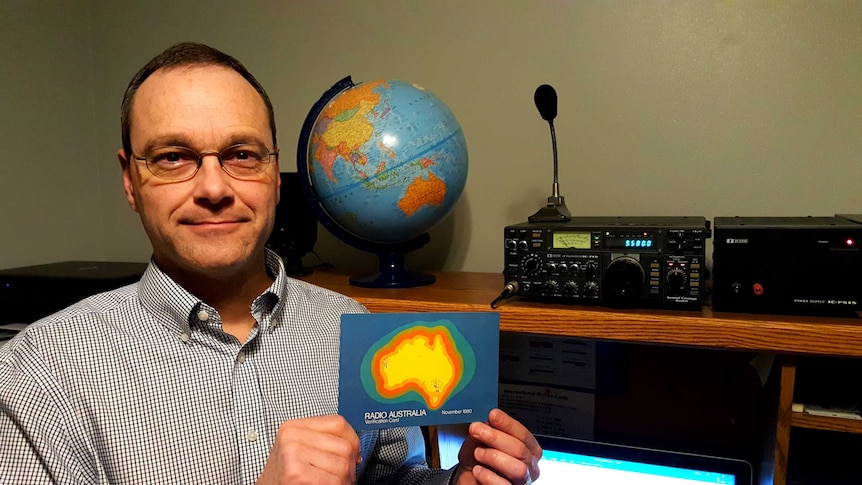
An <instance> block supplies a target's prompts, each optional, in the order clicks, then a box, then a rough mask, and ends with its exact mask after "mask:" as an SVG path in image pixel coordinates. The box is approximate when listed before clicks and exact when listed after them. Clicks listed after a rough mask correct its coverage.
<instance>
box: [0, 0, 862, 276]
mask: <svg viewBox="0 0 862 485" xmlns="http://www.w3.org/2000/svg"><path fill="white" fill-rule="evenodd" d="M9 4H11V6H10V5H9ZM0 27H2V29H0V31H2V32H0V41H2V45H0V62H2V72H0V105H2V107H3V114H2V115H0V128H2V129H0V141H2V147H0V150H2V154H3V157H2V160H0V203H2V205H0V231H2V232H0V267H8V266H14V265H20V264H29V263H36V262H46V261H56V260H61V259H110V260H146V258H147V257H148V255H149V249H148V248H149V246H148V243H147V240H146V238H145V237H144V235H143V232H142V231H141V230H140V229H139V227H138V222H137V219H136V217H135V215H134V214H133V213H132V212H131V211H130V210H129V209H128V207H127V206H126V205H125V202H124V200H123V197H122V192H121V190H120V178H119V170H118V165H117V162H116V156H115V152H116V149H117V147H118V146H119V128H118V121H117V117H118V116H117V113H118V107H119V102H120V98H121V96H122V91H123V89H124V88H125V85H126V83H127V82H128V79H129V78H130V77H131V75H132V74H133V73H134V71H135V70H136V69H137V68H138V67H140V65H141V64H143V62H145V61H146V60H147V59H149V58H150V57H152V56H153V55H155V54H156V53H158V52H159V51H160V50H162V49H163V48H165V47H167V46H168V45H170V44H172V43H174V42H177V41H180V40H198V41H203V42H207V43H210V44H212V45H214V46H215V47H218V48H221V49H223V50H225V51H227V52H228V53H231V54H233V55H235V56H236V57H238V58H239V59H240V60H242V61H243V62H244V63H245V64H246V65H247V66H248V67H249V68H250V69H251V70H252V72H254V73H255V74H256V75H257V76H258V77H259V78H260V79H261V81H262V82H263V83H264V85H265V86H267V89H268V90H269V92H270V95H271V97H272V99H273V102H274V104H275V108H276V116H277V122H278V125H279V141H280V145H281V147H282V153H283V154H286V155H287V156H283V158H282V170H284V171H295V161H294V159H293V157H292V155H293V153H295V150H296V142H297V137H298V133H299V129H300V126H301V124H302V122H303V120H304V118H305V115H306V113H307V112H308V110H309V108H310V107H311V106H312V104H313V103H314V102H315V101H316V100H317V98H318V97H319V96H320V95H321V94H322V93H323V92H324V91H325V90H326V89H327V88H328V87H329V86H330V85H332V84H333V83H334V82H335V81H337V80H338V79H340V78H342V77H343V76H345V75H351V76H352V77H353V79H354V80H355V81H363V80H372V79H376V78H397V79H405V80H408V81H412V82H415V83H418V84H421V85H423V86H424V87H426V88H427V89H429V90H430V91H432V92H434V93H435V94H437V95H438V96H439V97H441V98H442V99H443V100H444V101H445V102H446V103H447V104H448V105H449V107H450V108H451V109H452V111H453V112H454V113H455V115H456V116H457V117H458V119H459V120H460V122H461V124H462V127H463V129H464V132H465V135H466V137H467V143H468V147H469V152H470V175H469V177H468V181H467V188H466V191H465V193H464V195H463V196H462V199H461V200H460V202H459V204H458V205H457V207H456V209H455V211H454V212H453V215H452V216H451V217H449V218H447V219H446V220H445V221H444V222H443V223H442V224H441V225H440V226H438V227H437V228H435V229H434V230H432V232H431V236H432V242H431V244H430V245H429V246H428V247H426V248H424V249H422V250H420V251H418V252H417V253H415V254H414V255H412V256H411V258H410V261H411V262H412V263H413V264H414V265H415V266H417V267H426V268H432V269H447V270H469V271H493V272H496V271H501V270H502V257H503V255H502V230H503V227H505V226H506V225H508V224H513V223H517V222H522V221H524V220H526V218H527V216H529V215H530V214H532V213H533V212H535V211H536V210H537V209H538V208H539V207H541V206H542V205H544V203H545V200H546V198H547V196H548V195H550V190H551V175H552V172H551V160H552V159H551V151H550V137H549V135H548V129H547V123H545V122H544V121H543V120H541V118H540V117H539V115H538V113H537V112H536V109H535V106H534V104H533V91H534V90H535V88H536V87H537V86H538V85H539V84H543V83H549V84H551V85H553V86H554V87H555V88H556V90H557V92H558V94H559V116H558V118H557V120H556V121H555V127H556V131H557V138H558V145H559V149H560V157H559V159H560V184H561V191H562V194H563V195H564V196H565V197H566V201H567V204H568V207H569V208H570V209H571V211H572V213H573V214H575V215H702V216H705V217H708V218H712V217H715V216H722V215H831V214H834V213H836V212H862V192H860V190H859V188H860V181H862V163H860V162H862V159H860V154H862V1H860V0H845V1H838V0H825V1H821V0H805V1H803V0H799V1H784V2H774V1H744V2H743V1H729V0H728V1H685V2H683V1H678V2H659V1H653V0H649V1H562V0H560V1H497V2H492V1H482V2H479V1H472V2H464V1H454V0H444V1H436V2H427V1H404V2H392V1H382V0H379V1H367V2H360V1H351V2H347V1H315V2H312V1H266V2H264V1H259V2H231V1H222V2H197V1H195V2H191V1H176V0H158V1H147V2H144V1H140V2H116V1H107V0H105V1H96V0H93V1H91V2H83V1H79V2H61V1H57V2H47V1H41V0H40V1H34V2H17V1H15V2H12V1H7V2H6V3H5V4H2V6H0ZM10 29H11V30H12V31H11V32H10ZM9 66H16V68H15V69H10V68H9ZM25 140H27V141H28V142H34V143H35V147H37V148H36V149H35V150H36V151H37V153H35V154H34V153H33V150H34V149H31V150H29V151H25V153H27V156H26V160H25V161H22V160H20V158H18V157H17V156H13V153H15V154H20V153H22V151H21V150H17V149H16V148H17V147H18V146H20V144H21V143H23V142H24V141H25ZM31 146H33V145H31ZM70 152H71V153H70ZM36 155H38V156H36ZM13 161H14V162H15V165H16V166H18V167H20V164H21V163H24V165H25V167H24V168H25V172H26V174H27V175H26V176H16V175H15V173H16V172H15V171H17V170H20V169H18V168H14V167H12V165H11V162H13ZM321 231H322V232H321V235H320V238H321V241H320V242H319V244H318V252H319V253H320V255H321V256H322V257H323V258H324V259H326V260H328V261H331V262H334V263H337V264H338V265H339V266H342V267H346V268H348V269H350V268H355V267H357V266H362V267H370V266H373V265H374V264H375V259H374V257H373V256H371V255H368V254H365V253H361V252H359V251H356V250H353V249H351V248H349V247H348V246H346V245H344V244H343V243H341V242H339V241H337V240H334V239H333V238H332V237H330V236H328V234H326V233H325V232H324V231H323V230H321ZM357 261H358V262H357ZM310 262H313V259H312V260H310Z"/></svg>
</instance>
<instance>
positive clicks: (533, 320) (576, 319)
mask: <svg viewBox="0 0 862 485" xmlns="http://www.w3.org/2000/svg"><path fill="white" fill-rule="evenodd" d="M436 276H437V282H436V283H435V284H433V285H430V286H424V287H419V288H403V289H375V288H360V287H356V286H351V285H350V283H349V281H348V278H347V277H346V276H344V275H340V274H336V273H331V272H326V271H321V270H317V271H315V272H314V273H312V274H311V275H308V276H306V277H303V278H302V279H304V280H306V281H309V282H311V283H314V284H316V285H319V286H322V287H325V288H329V289H331V290H334V291H337V292H339V293H343V294H345V295H348V296H350V297H352V298H355V299H356V300H358V301H359V302H360V303H362V304H363V305H365V306H366V307H367V308H368V309H369V310H370V311H372V312H380V313H385V312H462V311H492V308H491V306H490V303H491V301H492V300H493V299H494V298H496V297H497V295H498V294H499V293H500V291H501V290H502V288H503V285H504V281H503V275H502V274H498V273H467V272H465V273H458V272H440V273H436ZM493 311H497V312H499V313H500V329H501V331H510V332H524V333H534V334H546V335H561V336H571V337H579V338H589V339H598V340H615V341H624V342H634V343H652V344H663V345H687V346H695V347H708V348H715V349H728V350H749V351H760V352H769V353H775V354H779V356H780V359H779V362H780V365H781V384H780V391H779V398H778V408H777V410H776V416H777V419H776V423H775V426H776V429H775V449H774V456H773V458H774V467H773V468H774V484H775V485H784V483H785V480H786V473H787V455H788V448H789V443H790V429H791V428H792V427H808V428H816V429H824V430H832V431H840V432H853V433H862V423H860V422H859V421H852V420H846V419H840V418H822V417H813V416H809V415H806V414H802V413H793V412H792V411H791V404H792V402H793V387H794V381H795V372H796V367H795V359H794V358H793V356H794V355H797V354H805V355H820V356H832V357H862V319H852V318H821V317H793V316H775V315H745V314H733V313H720V312H719V313H715V312H713V311H712V310H711V309H709V308H704V309H702V310H701V311H680V310H643V309H636V310H620V309H609V308H605V307H592V306H577V305H563V304H550V303H535V302H527V301H522V300H519V299H517V298H512V299H509V300H503V301H501V302H500V303H499V304H498V306H497V308H495V309H493Z"/></svg>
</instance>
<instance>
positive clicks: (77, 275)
mask: <svg viewBox="0 0 862 485" xmlns="http://www.w3.org/2000/svg"><path fill="white" fill-rule="evenodd" d="M146 268H147V264H146V263H130V262H107V261H63V262H58V263H48V264H39V265H35V266H24V267H20V268H10V269H3V270H0V308H2V309H3V311H0V324H7V323H32V322H34V321H36V320H38V319H39V318H42V317H45V316H48V315H50V314H51V313H54V312H56V311H58V310H62V309H63V308H65V307H67V306H69V305H71V304H72V303H75V302H77V301H79V300H82V299H84V298H86V297H88V296H90V295H94V294H96V293H100V292H103V291H107V290H110V289H114V288H118V287H120V286H123V285H127V284H129V283H134V282H136V281H138V280H139V279H140V278H141V275H143V274H144V270H145V269H146Z"/></svg>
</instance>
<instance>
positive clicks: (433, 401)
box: [338, 312, 500, 430]
mask: <svg viewBox="0 0 862 485" xmlns="http://www.w3.org/2000/svg"><path fill="white" fill-rule="evenodd" d="M499 352H500V315H499V314H498V313H494V312H464V313H362V314H345V315H342V316H341V361H340V373H339V384H338V413H339V414H340V415H342V416H344V417H345V419H347V421H348V422H349V423H350V424H351V425H352V426H353V427H354V429H357V430H361V429H374V428H393V427H399V426H424V425H437V424H456V423H469V422H472V421H486V420H487V419H488V413H489V412H490V411H491V409H493V408H495V407H497V382H498V375H497V374H498V369H499Z"/></svg>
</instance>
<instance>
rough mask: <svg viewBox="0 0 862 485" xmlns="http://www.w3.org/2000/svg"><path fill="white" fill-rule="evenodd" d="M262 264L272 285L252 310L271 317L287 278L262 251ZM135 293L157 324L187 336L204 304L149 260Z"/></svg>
mask: <svg viewBox="0 0 862 485" xmlns="http://www.w3.org/2000/svg"><path fill="white" fill-rule="evenodd" d="M265 264H266V271H267V273H269V275H270V276H271V277H272V278H273V282H272V284H271V285H270V286H269V288H267V289H266V291H264V292H263V293H262V294H261V295H260V296H258V297H257V298H255V300H254V303H253V304H252V308H253V311H255V312H258V311H259V312H261V313H266V314H269V315H273V314H276V312H278V311H280V310H281V307H283V306H284V298H283V295H284V293H285V291H286V287H287V277H286V275H285V270H284V263H283V261H282V259H281V257H280V256H279V255H278V254H276V253H275V252H274V251H271V250H269V249H266V255H265ZM138 293H139V296H140V299H141V304H142V305H143V307H144V308H145V309H146V310H147V311H148V312H149V313H150V314H152V315H153V317H154V318H155V319H156V320H157V321H158V322H159V323H161V324H162V325H164V326H165V327H167V328H168V329H169V330H171V331H172V332H176V333H178V334H186V335H188V334H189V333H190V325H189V322H190V321H191V320H192V319H195V320H197V318H198V316H197V313H198V310H199V309H200V306H201V305H202V304H205V302H203V301H201V299H200V298H198V297H196V296H195V295H193V294H191V293H189V292H188V291H187V290H186V289H185V288H183V287H182V286H180V284H179V283H177V282H176V281H174V280H173V278H171V277H170V276H168V275H167V274H166V273H165V272H163V271H162V270H161V269H160V268H159V267H158V265H157V264H156V262H155V260H153V259H152V258H151V259H150V264H149V266H147V269H146V271H144V275H143V276H142V277H141V282H140V285H139V286H138ZM266 320H269V318H267V319H266Z"/></svg>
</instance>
